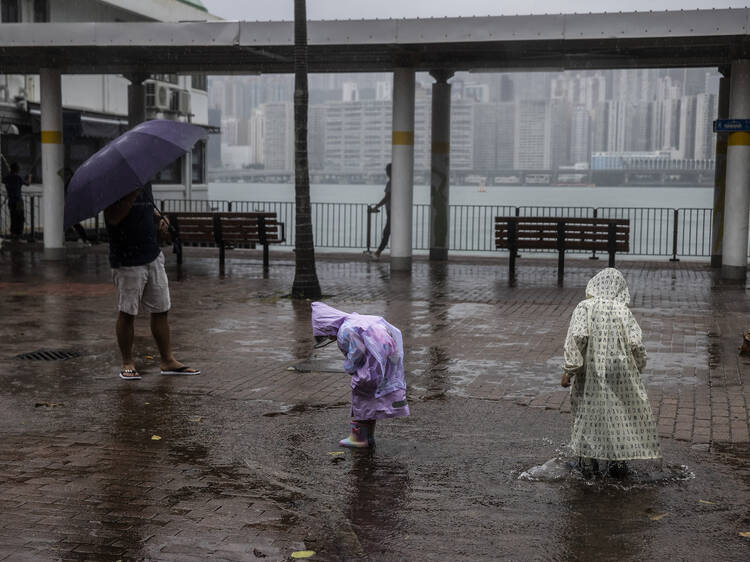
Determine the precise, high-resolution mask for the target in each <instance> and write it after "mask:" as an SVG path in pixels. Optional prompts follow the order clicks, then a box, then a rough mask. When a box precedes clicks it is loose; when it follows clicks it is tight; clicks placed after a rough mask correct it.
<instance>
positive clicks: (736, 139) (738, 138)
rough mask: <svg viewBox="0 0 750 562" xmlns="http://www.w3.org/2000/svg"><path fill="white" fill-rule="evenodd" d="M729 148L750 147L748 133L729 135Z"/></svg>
mask: <svg viewBox="0 0 750 562" xmlns="http://www.w3.org/2000/svg"><path fill="white" fill-rule="evenodd" d="M727 144H728V145H729V146H750V133H730V135H729V141H728V142H727Z"/></svg>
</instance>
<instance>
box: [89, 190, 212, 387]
mask: <svg viewBox="0 0 750 562" xmlns="http://www.w3.org/2000/svg"><path fill="white" fill-rule="evenodd" d="M104 220H105V223H106V226H107V233H108V234H109V263H110V265H111V266H112V279H113V281H114V284H115V287H116V289H117V308H118V311H119V314H118V316H117V324H116V333H117V344H118V346H119V348H120V353H121V354H122V369H121V370H120V378H122V379H124V380H138V379H140V378H141V375H140V373H139V372H138V370H137V369H136V368H135V363H134V360H133V339H134V335H135V317H136V316H137V315H138V312H139V311H141V310H143V311H147V312H149V313H150V314H151V334H152V335H153V336H154V340H155V341H156V345H157V347H158V348H159V354H160V366H161V374H162V375H199V374H200V371H198V370H196V369H191V368H190V367H187V366H185V365H183V364H182V363H180V362H179V361H177V359H175V357H174V355H173V354H172V345H171V340H170V334H169V322H168V320H167V313H168V311H169V309H170V308H171V301H170V298H169V282H168V280H167V272H166V271H165V269H164V254H162V252H161V249H160V247H159V241H158V238H157V226H156V224H157V223H156V221H157V220H158V221H159V222H158V224H159V230H160V231H161V232H162V233H164V232H165V231H166V230H167V229H168V222H167V219H166V218H164V217H162V216H161V214H159V213H158V212H157V211H156V207H155V206H154V198H153V194H152V192H151V184H150V183H147V184H146V185H145V186H143V187H142V188H138V189H137V190H135V191H133V192H132V193H130V194H129V195H127V196H125V197H123V198H122V199H120V200H119V201H117V202H116V203H114V204H112V205H110V206H109V207H107V208H106V209H105V210H104Z"/></svg>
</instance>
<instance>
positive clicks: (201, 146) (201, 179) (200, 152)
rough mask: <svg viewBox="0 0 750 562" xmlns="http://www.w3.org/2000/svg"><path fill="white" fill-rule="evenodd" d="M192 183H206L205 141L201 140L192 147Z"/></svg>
mask: <svg viewBox="0 0 750 562" xmlns="http://www.w3.org/2000/svg"><path fill="white" fill-rule="evenodd" d="M193 183H206V143H205V142H203V141H198V142H197V143H195V146H194V147H193Z"/></svg>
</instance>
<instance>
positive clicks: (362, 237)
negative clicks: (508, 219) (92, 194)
mask: <svg viewBox="0 0 750 562" xmlns="http://www.w3.org/2000/svg"><path fill="white" fill-rule="evenodd" d="M41 199H42V197H41V196H40V195H29V194H24V209H25V215H26V220H25V230H24V235H25V236H26V237H27V238H29V239H41V236H42V224H43V217H42V205H41ZM157 205H158V206H159V207H160V209H161V210H162V211H163V212H166V213H169V212H186V211H199V212H207V211H230V212H231V211H234V212H248V211H273V212H275V213H276V214H277V216H278V220H279V221H281V222H283V223H285V225H286V242H285V243H284V244H283V245H284V246H291V247H293V246H294V244H295V229H294V224H295V204H294V202H292V201H226V200H211V199H208V200H205V199H202V200H184V199H164V200H160V201H158V202H157ZM368 208H369V205H367V204H366V203H312V205H311V209H312V223H313V234H314V240H315V246H316V247H317V248H320V249H329V250H345V251H352V250H360V251H361V250H365V249H366V248H367V244H368V240H369V242H370V244H371V248H370V249H371V250H374V249H375V247H377V245H378V243H379V242H380V237H381V233H382V231H383V228H384V226H385V218H386V217H385V212H384V210H383V211H381V212H379V213H369V212H368ZM449 213H450V214H449V250H450V251H451V252H452V253H455V254H484V253H488V252H497V250H496V249H495V239H494V236H495V234H494V233H495V230H494V224H495V217H496V216H509V215H512V216H520V217H528V216H544V217H601V218H626V219H628V220H629V221H630V252H629V255H632V256H652V257H660V256H663V257H666V258H669V259H673V260H677V259H679V258H680V257H696V258H708V257H710V256H711V228H712V224H713V210H712V209H707V208H706V209H699V208H678V209H672V208H654V207H574V206H568V207H566V206H557V207H556V206H543V205H528V206H512V205H450V208H449ZM368 215H369V217H368ZM368 218H369V220H368ZM82 225H83V227H84V228H85V229H86V230H87V231H88V232H89V234H90V236H91V237H92V238H95V239H98V238H100V237H104V236H105V235H106V233H105V231H104V219H103V217H102V215H101V213H100V214H99V216H98V217H94V218H91V219H87V220H85V221H83V222H82ZM368 226H369V229H370V230H369V237H368ZM412 229H413V230H412V247H413V249H414V251H415V252H427V251H429V249H430V206H429V205H425V204H415V205H414V207H413V222H412ZM9 233H10V216H9V213H8V206H7V200H6V197H5V195H4V194H3V195H0V234H2V235H3V236H7V235H9ZM68 236H69V237H74V233H73V232H70V233H68ZM748 248H749V249H750V244H748ZM749 255H750V253H749Z"/></svg>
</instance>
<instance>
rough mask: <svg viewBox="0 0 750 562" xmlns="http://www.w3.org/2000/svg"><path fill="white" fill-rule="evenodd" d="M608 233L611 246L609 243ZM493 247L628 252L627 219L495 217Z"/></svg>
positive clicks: (628, 222) (628, 229)
mask: <svg viewBox="0 0 750 562" xmlns="http://www.w3.org/2000/svg"><path fill="white" fill-rule="evenodd" d="M610 236H612V241H613V245H614V247H610ZM561 244H562V247H561ZM495 247H496V248H511V247H515V248H526V249H538V250H545V249H546V250H560V249H564V250H588V251H594V250H600V251H612V250H614V251H616V252H628V251H630V221H629V220H628V219H604V218H576V217H495Z"/></svg>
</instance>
